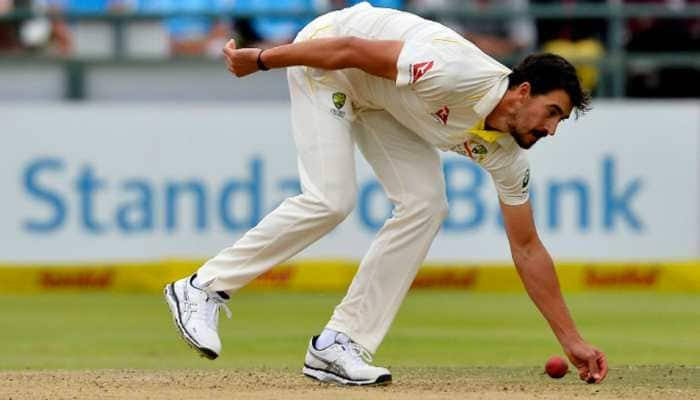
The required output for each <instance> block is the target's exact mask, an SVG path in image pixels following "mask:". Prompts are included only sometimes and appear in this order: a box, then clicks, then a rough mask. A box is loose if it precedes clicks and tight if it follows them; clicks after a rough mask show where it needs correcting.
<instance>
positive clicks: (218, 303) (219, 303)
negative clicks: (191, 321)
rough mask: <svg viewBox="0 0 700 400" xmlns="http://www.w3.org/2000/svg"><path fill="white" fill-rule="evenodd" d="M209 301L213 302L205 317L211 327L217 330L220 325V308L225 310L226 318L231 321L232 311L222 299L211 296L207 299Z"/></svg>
mask: <svg viewBox="0 0 700 400" xmlns="http://www.w3.org/2000/svg"><path fill="white" fill-rule="evenodd" d="M209 301H211V302H212V306H211V307H207V308H206V315H205V316H204V318H205V320H206V321H207V324H208V325H209V326H210V327H212V328H216V327H217V326H218V324H219V318H218V316H219V308H223V309H224V313H225V314H226V318H228V319H231V315H232V314H231V309H229V308H228V306H227V305H226V301H225V300H224V299H222V298H220V297H215V296H209V297H208V298H207V302H209Z"/></svg>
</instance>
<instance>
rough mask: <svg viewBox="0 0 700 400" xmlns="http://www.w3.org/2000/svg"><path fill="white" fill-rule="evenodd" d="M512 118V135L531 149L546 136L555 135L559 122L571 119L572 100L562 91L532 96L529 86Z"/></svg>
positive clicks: (524, 147)
mask: <svg viewBox="0 0 700 400" xmlns="http://www.w3.org/2000/svg"><path fill="white" fill-rule="evenodd" d="M526 89H527V90H525V91H524V92H526V93H524V94H523V96H522V98H521V101H520V104H519V107H516V109H515V112H514V114H513V116H512V118H511V123H510V124H509V125H510V134H511V135H512V136H513V138H514V139H515V141H516V142H517V143H518V145H519V146H520V147H522V148H523V149H529V148H530V147H532V146H533V145H534V144H535V143H537V141H538V140H540V139H542V138H543V137H545V136H549V135H554V134H555V133H556V130H557V126H558V125H559V122H561V121H562V120H565V119H567V118H569V114H571V109H572V105H571V99H569V95H568V94H566V92H565V91H563V90H561V89H557V90H553V91H551V92H549V93H545V94H541V95H536V96H531V95H530V90H529V86H527V88H526Z"/></svg>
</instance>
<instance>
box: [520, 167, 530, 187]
mask: <svg viewBox="0 0 700 400" xmlns="http://www.w3.org/2000/svg"><path fill="white" fill-rule="evenodd" d="M528 183H530V168H528V169H526V170H525V176H524V177H523V188H522V189H523V190H522V193H527V190H528V188H527V185H528Z"/></svg>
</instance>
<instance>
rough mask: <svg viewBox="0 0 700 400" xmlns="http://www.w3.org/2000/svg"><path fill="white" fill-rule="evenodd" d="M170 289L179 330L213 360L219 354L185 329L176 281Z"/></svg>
mask: <svg viewBox="0 0 700 400" xmlns="http://www.w3.org/2000/svg"><path fill="white" fill-rule="evenodd" d="M168 288H169V290H168V291H167V295H168V296H170V298H171V299H172V300H173V301H174V303H175V307H176V308H177V315H176V316H175V322H176V325H177V327H178V330H179V331H180V333H181V334H182V335H183V338H184V339H185V341H186V342H189V344H191V345H192V346H194V348H195V350H197V351H199V352H200V353H202V355H204V356H205V357H207V358H209V359H211V360H213V359H215V358H217V357H218V356H219V355H218V354H216V353H215V352H214V351H212V350H210V349H208V348H206V347H203V346H202V345H200V344H199V342H198V341H197V340H196V339H195V338H194V337H192V335H191V334H190V333H189V332H188V331H187V329H185V326H184V325H183V324H182V321H181V320H180V301H179V300H178V298H177V294H175V283H171V284H170V285H168Z"/></svg>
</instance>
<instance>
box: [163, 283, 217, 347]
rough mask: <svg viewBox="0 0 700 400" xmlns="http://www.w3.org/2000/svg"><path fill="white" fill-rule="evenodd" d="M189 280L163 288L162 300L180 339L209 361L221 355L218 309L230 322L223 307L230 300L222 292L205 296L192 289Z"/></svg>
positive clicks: (199, 290) (199, 291)
mask: <svg viewBox="0 0 700 400" xmlns="http://www.w3.org/2000/svg"><path fill="white" fill-rule="evenodd" d="M192 278H193V277H187V278H183V279H180V280H179V281H175V282H173V283H171V284H169V285H167V286H166V287H165V300H167V302H168V306H170V312H171V313H172V314H173V320H174V322H175V327H176V328H177V330H178V332H180V336H182V338H183V339H184V340H185V342H187V344H188V345H190V347H192V348H193V349H195V350H197V351H198V352H199V353H200V355H201V356H203V357H206V358H208V359H210V360H213V359H215V358H216V357H218V356H219V353H221V340H220V339H219V333H218V331H217V330H218V326H219V308H223V309H224V311H225V312H226V316H227V317H228V318H229V319H230V318H231V310H229V308H228V307H227V306H226V302H227V301H228V299H229V297H228V295H227V294H226V293H225V292H207V291H204V290H201V289H198V288H196V287H194V286H192Z"/></svg>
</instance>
